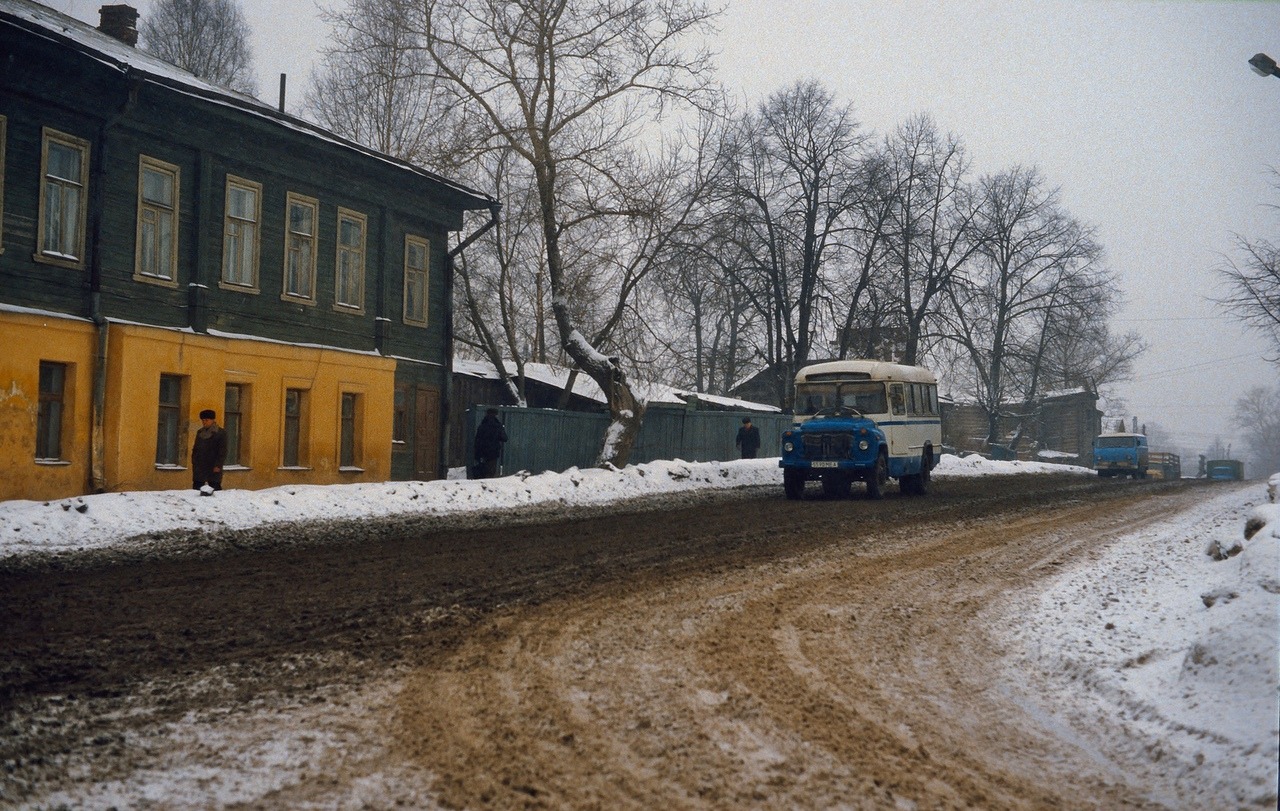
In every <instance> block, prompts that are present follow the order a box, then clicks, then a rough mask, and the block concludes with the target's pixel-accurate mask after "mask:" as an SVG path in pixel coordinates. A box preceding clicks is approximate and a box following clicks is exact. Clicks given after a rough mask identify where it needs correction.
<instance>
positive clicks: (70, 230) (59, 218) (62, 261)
mask: <svg viewBox="0 0 1280 811" xmlns="http://www.w3.org/2000/svg"><path fill="white" fill-rule="evenodd" d="M40 175H41V178H42V182H41V184H40V222H39V224H38V225H37V228H38V229H39V235H40V236H39V242H38V244H39V246H40V250H39V251H38V252H37V253H36V256H35V258H36V259H38V260H40V261H44V262H51V263H53V264H57V265H64V266H66V267H75V268H81V267H84V230H85V203H86V198H87V196H88V195H87V190H88V187H89V142H88V141H86V140H84V139H82V138H76V137H74V136H71V135H66V134H64V133H61V132H57V131H56V130H51V129H47V128H46V129H45V130H44V137H43V140H42V150H41V160H40Z"/></svg>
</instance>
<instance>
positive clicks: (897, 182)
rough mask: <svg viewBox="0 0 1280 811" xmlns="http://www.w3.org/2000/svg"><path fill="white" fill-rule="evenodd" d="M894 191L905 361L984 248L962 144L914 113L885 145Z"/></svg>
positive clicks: (892, 238) (918, 352) (913, 356)
mask: <svg viewBox="0 0 1280 811" xmlns="http://www.w3.org/2000/svg"><path fill="white" fill-rule="evenodd" d="M886 155H887V159H888V166H887V171H888V172H889V173H890V177H891V181H890V183H889V185H888V188H890V189H892V190H894V191H895V197H894V198H893V202H894V204H895V205H894V210H893V212H892V217H891V224H890V228H889V249H890V250H891V251H892V257H893V264H894V269H893V272H894V275H895V276H896V294H897V299H896V301H895V302H894V304H895V307H896V309H897V312H898V323H897V325H896V326H898V327H899V328H901V329H902V330H903V331H904V333H905V340H904V345H903V353H902V357H901V358H900V360H901V362H902V363H907V364H915V363H917V362H919V359H920V357H921V356H922V355H923V354H924V349H925V343H926V341H927V340H928V338H929V337H930V333H929V329H930V325H931V324H932V323H933V322H936V321H937V320H938V319H939V318H940V315H941V302H942V298H943V296H944V295H945V294H946V291H947V289H948V287H950V285H951V284H952V282H953V281H954V280H955V278H956V277H957V275H958V274H959V273H961V271H962V269H963V268H964V266H965V264H966V263H967V262H968V261H969V259H970V258H971V257H973V256H974V254H976V253H977V251H978V250H979V248H980V247H981V239H980V238H979V236H978V235H977V233H976V226H977V223H976V220H977V216H978V204H977V202H976V201H975V199H974V195H973V193H972V191H971V189H970V187H969V184H968V171H969V164H968V160H967V159H966V157H965V153H964V146H963V144H962V143H961V142H960V139H959V138H957V137H955V136H953V135H945V136H944V135H943V134H942V133H940V132H939V131H938V128H937V125H936V124H935V123H934V121H933V119H932V118H930V117H928V116H916V117H913V118H911V119H909V120H908V121H907V122H906V123H904V124H903V125H902V126H900V127H899V128H898V129H897V131H896V132H894V133H893V135H891V136H890V137H889V138H888V140H887V144H886Z"/></svg>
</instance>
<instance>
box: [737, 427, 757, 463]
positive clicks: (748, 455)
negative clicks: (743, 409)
mask: <svg viewBox="0 0 1280 811" xmlns="http://www.w3.org/2000/svg"><path fill="white" fill-rule="evenodd" d="M734 444H735V445H737V446H738V447H739V448H741V449H742V458H743V459H755V458H756V451H758V450H760V429H759V428H757V427H755V426H754V425H752V424H751V418H750V417H743V418H742V427H741V428H739V429H738V438H737V439H735V440H734Z"/></svg>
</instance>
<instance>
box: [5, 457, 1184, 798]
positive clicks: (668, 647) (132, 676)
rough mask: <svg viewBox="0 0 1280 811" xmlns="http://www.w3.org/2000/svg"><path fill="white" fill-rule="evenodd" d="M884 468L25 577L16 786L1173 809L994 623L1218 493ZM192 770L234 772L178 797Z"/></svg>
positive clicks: (133, 559) (13, 732) (9, 572)
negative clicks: (889, 474)
mask: <svg viewBox="0 0 1280 811" xmlns="http://www.w3.org/2000/svg"><path fill="white" fill-rule="evenodd" d="M858 489H859V488H855V495H854V497H853V498H850V499H840V500H828V499H824V498H822V497H821V496H820V495H819V492H820V491H818V490H816V489H811V490H810V491H809V498H807V499H806V500H804V501H799V502H792V501H787V500H786V499H785V498H783V495H782V489H781V487H778V488H755V489H749V490H742V491H735V492H732V493H720V494H717V495H700V496H697V497H695V498H685V499H683V500H671V499H667V500H654V501H646V502H638V503H635V504H630V505H626V506H625V507H621V508H612V509H610V510H607V511H606V510H582V511H578V512H576V513H574V514H572V515H566V516H562V517H560V518H559V519H554V520H553V519H549V518H548V517H546V516H545V515H520V514H518V513H509V514H507V515H506V516H505V517H490V518H488V519H486V522H487V523H488V524H489V526H486V527H481V528H476V527H459V526H450V525H447V524H446V525H440V524H439V523H436V524H433V525H432V526H431V527H430V528H429V529H427V528H424V527H420V526H415V525H414V524H413V522H405V521H400V522H395V523H387V524H377V523H372V522H365V523H361V524H352V525H346V526H333V527H330V528H328V529H327V530H326V531H323V532H320V531H318V530H317V529H316V528H314V527H313V528H311V529H310V530H309V537H310V538H311V540H310V541H309V542H307V543H297V544H290V545H286V546H284V547H281V548H270V547H269V545H264V544H261V543H258V542H257V541H255V539H253V538H252V537H251V536H250V534H246V535H245V536H244V537H243V538H239V539H237V538H235V537H231V538H228V539H223V540H224V541H225V542H224V543H220V544H218V545H217V546H216V547H210V548H209V549H206V550H205V551H203V552H202V553H200V554H197V555H181V556H175V555H169V554H165V553H164V552H163V550H160V554H158V555H150V556H143V555H138V554H136V553H134V554H130V555H128V556H127V557H125V558H124V559H122V560H115V559H111V557H110V556H108V555H101V554H95V555H89V556H86V557H85V558H84V559H83V560H67V559H59V560H57V561H51V562H50V563H49V565H47V566H32V565H27V564H24V565H22V566H10V567H8V568H7V569H5V570H0V807H10V806H11V807H31V808H55V807H59V805H65V806H66V807H77V806H78V805H80V804H84V805H85V806H87V807H108V806H109V805H111V804H117V805H119V806H120V807H137V808H173V807H190V808H201V807H210V806H218V807H245V808H347V807H351V808H361V807H367V808H384V807H388V808H389V807H410V808H435V807H445V808H488V807H493V808H609V809H616V808H636V809H641V808H645V809H648V808H654V807H657V806H667V807H671V808H740V807H760V808H766V807H769V808H836V807H844V808H1018V809H1021V808H1028V809H1030V808H1146V807H1153V806H1151V804H1150V801H1149V800H1147V799H1145V798H1146V797H1148V796H1149V794H1148V792H1146V791H1145V790H1144V787H1142V786H1131V785H1127V784H1125V783H1124V782H1123V781H1119V782H1118V781H1116V780H1115V779H1114V776H1113V775H1107V776H1104V775H1103V774H1102V773H1101V772H1100V771H1099V770H1098V768H1097V767H1096V764H1094V763H1092V762H1091V761H1090V760H1089V759H1088V758H1087V757H1084V756H1083V755H1082V754H1081V753H1080V751H1079V750H1078V749H1077V748H1076V747H1075V746H1074V745H1073V744H1072V743H1071V742H1070V741H1065V740H1062V739H1060V738H1059V737H1058V736H1056V735H1055V734H1054V733H1053V730H1052V729H1050V728H1047V727H1046V726H1045V725H1044V724H1043V723H1042V721H1041V720H1040V719H1038V718H1037V717H1036V716H1035V714H1034V713H1033V712H1031V711H1030V710H1028V709H1027V708H1026V707H1025V705H1024V704H1023V703H1021V702H1019V701H1017V700H1014V699H1012V698H1011V697H1010V690H1009V689H1005V686H1002V685H1001V679H1006V678H1007V677H1006V676H1003V675H1001V674H1000V669H999V666H998V663H999V661H1000V658H1001V655H1002V650H1001V643H1000V641H999V639H1000V636H999V634H998V633H995V631H997V630H998V628H997V627H996V626H998V625H999V624H1000V623H1002V622H1006V621H1007V622H1012V621H1013V620H1014V619H1015V618H1012V617H1005V616H1003V615H1002V614H1001V611H1000V602H1001V599H1002V595H1006V594H1010V593H1013V592H1016V591H1019V590H1022V589H1026V588H1029V587H1033V586H1034V585H1035V583H1036V582H1037V581H1038V580H1039V579H1041V578H1043V577H1046V576H1048V575H1050V574H1052V573H1053V572H1054V571H1056V569H1057V568H1058V567H1059V566H1061V565H1063V564H1064V563H1066V562H1069V561H1072V560H1075V559H1077V558H1078V557H1079V556H1082V555H1087V554H1089V553H1090V551H1092V550H1096V549H1099V548H1102V547H1104V546H1105V545H1106V544H1107V543H1108V542H1109V540H1110V539H1111V538H1113V537H1115V536H1116V535H1118V534H1120V533H1123V532H1129V531H1132V530H1133V529H1135V528H1136V527H1140V526H1141V525H1143V524H1144V523H1146V522H1149V521H1152V520H1155V519H1157V518H1162V517H1165V516H1167V515H1168V514H1169V513H1170V512H1174V511H1176V510H1177V509H1178V508H1179V507H1181V506H1185V505H1188V504H1192V503H1194V502H1196V501H1197V500H1198V499H1201V498H1204V497H1205V494H1206V489H1205V488H1204V487H1203V486H1202V485H1199V484H1197V483H1192V482H1175V483H1158V482H1139V483H1127V482H1115V481H1105V482H1102V481H1097V480H1094V479H1092V478H1088V477H1080V476H1064V477H1058V476H1015V477H990V478H970V479H965V478H957V479H947V480H942V481H936V482H935V483H934V491H933V492H932V493H931V494H930V495H929V496H927V497H924V498H908V497H903V496H900V495H898V494H897V493H896V491H895V492H892V493H891V494H890V495H889V496H888V497H887V498H885V499H884V500H883V501H877V502H871V501H866V500H864V499H862V498H860V497H859V496H860V493H858V492H857V491H858ZM892 489H893V488H891V490H892ZM240 547H244V548H240ZM1013 687H1015V688H1016V687H1017V686H1016V685H1014V686H1013ZM192 730H196V731H198V732H192ZM211 730H212V731H216V734H214V732H211ZM232 730H234V732H233V731H232ZM198 733H203V734H198ZM211 737H215V738H217V742H211V741H210V738H211ZM273 747H274V750H273ZM275 750H278V751H282V752H284V753H285V754H284V755H280V756H278V759H277V760H272V759H271V757H270V756H269V755H268V754H267V753H269V752H271V751H275ZM250 755H252V757H251V756H250ZM254 758H257V760H254ZM237 759H239V760H237ZM249 761H253V762H249ZM175 768H182V769H195V768H201V769H206V770H208V772H209V774H210V775H213V776H211V777H209V779H208V780H207V781H206V783H208V784H209V785H207V786H206V790H204V791H203V793H201V791H198V790H192V789H189V788H188V789H184V792H175V791H169V792H168V793H165V791H157V790H155V789H154V785H153V786H152V788H148V785H149V784H155V783H164V781H165V779H164V778H163V777H161V775H163V774H165V773H166V772H167V771H170V770H172V769H175ZM228 773H230V774H239V775H240V776H241V778H242V779H243V780H244V781H247V782H250V783H251V782H253V781H254V780H257V781H259V782H261V781H262V780H264V779H265V780H266V781H267V783H269V785H267V786H266V787H265V788H263V787H262V786H261V785H258V786H256V787H255V786H240V787H239V788H236V787H235V786H230V787H228V786H227V785H226V783H227V782H228V779H227V777H226V775H227V774H228ZM254 774H256V775H258V777H256V778H254V777H250V776H249V775H254ZM219 775H220V776H219ZM263 775H268V777H263ZM188 782H189V783H191V782H192V781H188ZM232 782H234V781H232ZM194 783H199V780H195V781H194ZM213 784H217V785H213Z"/></svg>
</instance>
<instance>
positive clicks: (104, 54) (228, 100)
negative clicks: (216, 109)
mask: <svg viewBox="0 0 1280 811" xmlns="http://www.w3.org/2000/svg"><path fill="white" fill-rule="evenodd" d="M2 17H9V18H11V19H12V20H14V21H16V22H17V23H18V24H19V25H20V26H21V27H22V28H24V29H26V30H28V31H30V32H31V33H33V34H35V35H37V36H43V37H45V38H47V39H50V40H52V41H53V42H55V43H58V44H61V45H70V46H71V47H73V48H75V49H76V50H79V51H80V52H82V53H84V54H85V55H86V56H88V57H90V58H92V59H95V60H97V61H98V62H101V63H102V64H103V65H106V66H108V67H111V68H114V69H116V70H118V71H120V72H121V73H122V74H130V73H132V74H135V75H139V76H141V77H142V78H144V79H148V80H151V81H152V82H153V83H155V84H160V85H163V86H165V87H168V88H170V89H172V90H176V91H178V92H181V93H186V94H188V95H192V96H196V97H198V98H201V99H203V100H205V101H208V102H212V103H215V104H221V105H224V106H227V107H232V108H234V109H236V110H239V111H240V112H243V113H247V114H249V115H255V116H259V117H261V118H267V119H270V120H271V121H274V122H275V123H277V124H279V125H281V126H283V127H285V128H287V129H290V130H293V131H294V132H298V133H302V134H305V135H309V136H311V137H314V138H319V139H321V140H324V141H328V142H329V143H332V144H335V145H337V146H342V147H345V148H347V149H350V150H353V151H355V152H359V153H360V154H362V155H365V156H367V157H370V158H374V159H377V160H380V161H382V162H384V163H387V164H389V165H391V166H394V167H396V168H398V169H401V170H404V171H407V172H411V173H413V174H416V175H419V176H421V177H424V178H426V179H429V180H432V181H434V182H436V183H439V184H441V185H444V186H448V187H449V188H451V189H453V190H454V191H456V192H458V193H460V194H462V195H465V196H467V197H472V198H474V199H475V200H476V201H477V203H478V205H477V206H474V207H475V208H485V207H487V206H489V205H491V204H492V203H494V202H495V200H494V199H493V198H492V197H490V196H489V195H487V194H484V193H483V192H479V191H476V190H475V189H471V188H468V187H467V186H464V185H462V184H461V183H457V182H455V181H452V180H449V179H448V178H446V177H443V176H441V175H437V174H436V173H434V172H431V171H428V170H426V169H423V168H422V167H420V166H414V165H413V164H411V163H407V162H406V161H402V160H400V159H398V158H393V157H391V156H390V155H384V154H382V153H381V152H377V151H375V150H372V149H369V148H368V147H365V146H363V145H361V144H358V143H356V142H354V141H349V140H347V139H346V138H343V137H342V136H340V135H336V134H335V133H332V132H329V131H328V130H325V129H323V128H322V127H320V126H317V125H316V124H313V123H311V122H310V121H306V120H304V119H301V118H296V117H294V116H292V115H289V114H288V113H285V112H282V111H280V110H277V109H276V108H275V107H272V106H271V105H269V104H266V103H264V102H262V101H261V100H259V99H257V98H254V97H253V96H250V95H247V94H245V93H238V92H236V91H234V90H231V89H229V88H226V87H222V86H220V85H216V84H213V83H212V82H209V81H206V80H204V79H201V78H200V77H199V76H196V75H195V74H194V73H190V72H188V71H186V70H183V69H182V68H180V67H178V66H177V65H174V64H171V63H169V62H166V61H165V60H163V59H161V58H159V57H157V56H155V55H154V54H150V53H148V52H147V51H145V50H142V49H141V48H135V47H133V46H131V45H127V44H125V43H124V42H121V41H120V40H118V39H116V38H115V37H113V36H111V35H109V34H105V33H103V32H102V31H99V30H98V29H96V28H94V27H93V26H91V25H89V24H87V23H84V22H81V21H80V20H77V19H75V18H74V17H69V16H67V15H66V14H63V13H61V12H59V11H56V10H54V9H52V8H49V7H48V6H44V5H41V4H39V3H36V2H33V0H0V18H2Z"/></svg>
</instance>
